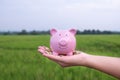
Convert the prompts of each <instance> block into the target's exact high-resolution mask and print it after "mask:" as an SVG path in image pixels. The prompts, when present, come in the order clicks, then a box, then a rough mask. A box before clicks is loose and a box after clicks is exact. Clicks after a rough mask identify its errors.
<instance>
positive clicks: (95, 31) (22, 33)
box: [0, 29, 120, 35]
mask: <svg viewBox="0 0 120 80" xmlns="http://www.w3.org/2000/svg"><path fill="white" fill-rule="evenodd" d="M49 33H50V30H47V31H36V30H33V31H27V30H25V29H23V30H21V31H4V32H2V31H0V35H43V34H44V35H45V34H49ZM77 34H120V31H119V32H116V31H100V30H95V29H92V30H90V29H88V30H87V29H85V30H83V31H80V30H77Z"/></svg>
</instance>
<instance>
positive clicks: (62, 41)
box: [59, 39, 67, 46]
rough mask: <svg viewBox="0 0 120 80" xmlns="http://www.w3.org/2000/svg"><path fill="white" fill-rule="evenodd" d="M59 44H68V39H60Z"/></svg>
mask: <svg viewBox="0 0 120 80" xmlns="http://www.w3.org/2000/svg"><path fill="white" fill-rule="evenodd" d="M59 45H60V46H66V45H67V41H66V40H65V39H61V40H60V41H59Z"/></svg>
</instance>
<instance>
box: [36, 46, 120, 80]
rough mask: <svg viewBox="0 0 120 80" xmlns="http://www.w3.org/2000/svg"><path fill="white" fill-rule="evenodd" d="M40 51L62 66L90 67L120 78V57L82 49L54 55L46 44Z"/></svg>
mask: <svg viewBox="0 0 120 80" xmlns="http://www.w3.org/2000/svg"><path fill="white" fill-rule="evenodd" d="M38 51H39V52H40V53H42V55H43V56H44V57H47V58H48V59H50V60H52V61H54V62H56V63H58V64H59V65H60V66H61V67H71V66H85V67H90V68H93V69H96V70H99V71H101V72H104V73H106V74H109V75H111V76H113V77H116V78H118V79H120V58H117V57H107V56H96V55H90V54H87V53H84V52H81V51H75V52H74V55H72V56H64V55H59V56H55V55H52V51H51V50H50V49H49V48H47V47H45V46H40V47H39V48H38Z"/></svg>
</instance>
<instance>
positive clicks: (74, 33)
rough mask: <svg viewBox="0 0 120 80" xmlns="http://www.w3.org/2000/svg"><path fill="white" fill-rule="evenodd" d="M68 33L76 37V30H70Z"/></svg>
mask: <svg viewBox="0 0 120 80" xmlns="http://www.w3.org/2000/svg"><path fill="white" fill-rule="evenodd" d="M69 32H70V33H72V34H73V35H76V32H77V30H76V29H70V30H69Z"/></svg>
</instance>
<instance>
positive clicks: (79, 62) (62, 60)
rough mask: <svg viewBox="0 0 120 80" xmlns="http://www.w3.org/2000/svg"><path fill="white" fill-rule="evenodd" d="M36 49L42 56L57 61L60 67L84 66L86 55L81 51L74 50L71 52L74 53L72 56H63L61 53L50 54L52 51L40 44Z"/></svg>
mask: <svg viewBox="0 0 120 80" xmlns="http://www.w3.org/2000/svg"><path fill="white" fill-rule="evenodd" d="M38 51H39V52H40V53H42V55H43V56H45V57H47V58H48V59H50V60H52V61H54V62H56V63H58V64H59V65H60V66H62V67H70V66H85V65H86V57H87V55H88V54H86V53H84V52H81V51H75V52H73V54H74V55H72V56H63V55H60V56H55V55H52V51H51V50H50V49H49V48H47V47H45V46H40V47H39V48H38Z"/></svg>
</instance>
